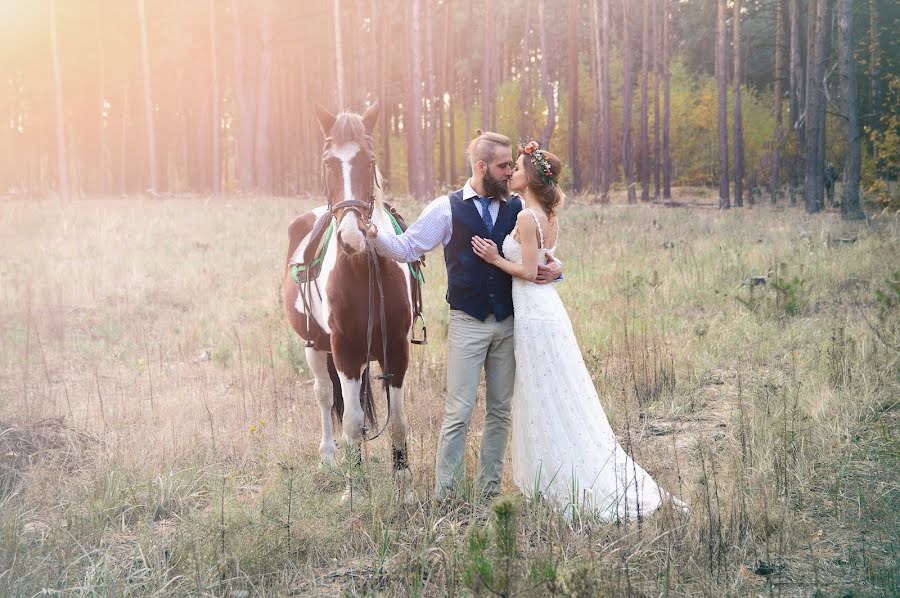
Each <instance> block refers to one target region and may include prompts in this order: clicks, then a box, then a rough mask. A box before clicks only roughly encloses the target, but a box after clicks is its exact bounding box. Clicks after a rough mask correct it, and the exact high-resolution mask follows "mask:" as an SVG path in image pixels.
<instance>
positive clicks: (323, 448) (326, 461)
mask: <svg viewBox="0 0 900 598" xmlns="http://www.w3.org/2000/svg"><path fill="white" fill-rule="evenodd" d="M336 455H337V446H335V444H334V443H332V444H331V445H327V444H320V445H319V459H320V462H319V468H320V469H324V468H325V467H328V466H331V467H334V461H335V456H336Z"/></svg>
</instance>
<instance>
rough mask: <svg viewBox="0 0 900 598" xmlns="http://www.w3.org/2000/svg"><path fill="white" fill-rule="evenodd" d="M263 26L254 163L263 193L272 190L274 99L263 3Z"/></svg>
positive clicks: (268, 18) (269, 32)
mask: <svg viewBox="0 0 900 598" xmlns="http://www.w3.org/2000/svg"><path fill="white" fill-rule="evenodd" d="M260 10H261V11H262V15H261V19H262V28H261V31H260V38H259V42H260V56H259V82H258V85H257V89H258V93H259V100H258V101H259V103H258V105H257V120H256V144H255V151H254V153H253V165H254V168H255V170H256V188H257V190H258V191H259V192H260V193H264V194H267V195H268V194H271V193H272V190H273V189H272V183H273V177H272V139H271V111H272V106H271V103H272V102H271V98H272V37H273V36H272V12H271V11H272V9H271V8H269V7H268V5H265V4H264V5H262V7H261V8H260Z"/></svg>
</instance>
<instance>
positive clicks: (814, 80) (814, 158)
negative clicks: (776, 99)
mask: <svg viewBox="0 0 900 598" xmlns="http://www.w3.org/2000/svg"><path fill="white" fill-rule="evenodd" d="M813 8H815V9H816V12H815V14H813V13H812V12H810V15H809V20H810V27H809V28H810V35H811V37H812V38H813V40H814V41H813V44H812V48H813V51H812V53H811V54H810V56H808V57H807V77H806V119H805V120H806V168H805V171H804V172H805V181H804V185H803V187H804V189H803V194H804V203H805V206H806V211H807V212H808V213H810V214H812V213H815V212H818V211H819V210H821V209H822V204H823V201H822V191H823V189H824V185H823V182H822V176H823V174H824V173H823V172H822V171H823V170H824V169H823V168H822V165H821V164H820V160H819V147H820V141H821V140H820V134H821V131H820V123H821V116H820V114H819V113H820V111H822V110H824V105H823V100H824V89H823V88H822V66H823V59H824V53H825V37H826V35H827V30H826V28H825V14H826V12H827V11H828V5H827V0H818V2H812V1H811V2H810V10H812V9H813Z"/></svg>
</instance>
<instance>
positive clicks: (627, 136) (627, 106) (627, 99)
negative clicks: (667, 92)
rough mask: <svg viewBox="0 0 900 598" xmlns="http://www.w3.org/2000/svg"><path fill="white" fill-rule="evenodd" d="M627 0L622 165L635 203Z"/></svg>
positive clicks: (625, 8) (625, 3)
mask: <svg viewBox="0 0 900 598" xmlns="http://www.w3.org/2000/svg"><path fill="white" fill-rule="evenodd" d="M720 1H721V0H720ZM628 5H629V0H622V71H623V73H622V75H623V87H624V90H623V91H624V94H623V95H624V101H623V111H622V112H623V114H622V131H623V132H622V146H623V148H622V166H623V169H624V170H625V186H626V188H627V190H628V203H630V204H632V203H637V193H636V192H635V189H634V182H633V181H632V180H631V151H632V147H631V101H632V92H633V91H634V89H633V87H634V86H633V84H632V81H631V67H632V64H631V23H630V20H631V19H630V18H629V17H630V15H629V14H628V12H629V10H630V9H629V8H628Z"/></svg>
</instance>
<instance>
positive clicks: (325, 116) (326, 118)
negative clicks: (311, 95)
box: [316, 104, 337, 137]
mask: <svg viewBox="0 0 900 598" xmlns="http://www.w3.org/2000/svg"><path fill="white" fill-rule="evenodd" d="M316 120H317V121H319V126H320V127H322V133H323V134H324V135H325V137H328V136H329V135H330V134H331V128H332V127H334V121H336V120H337V117H336V116H335V115H334V114H332V113H331V112H329V111H328V110H326V109H325V108H323V107H322V106H320V105H319V104H316Z"/></svg>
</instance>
